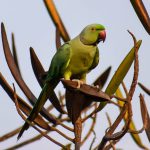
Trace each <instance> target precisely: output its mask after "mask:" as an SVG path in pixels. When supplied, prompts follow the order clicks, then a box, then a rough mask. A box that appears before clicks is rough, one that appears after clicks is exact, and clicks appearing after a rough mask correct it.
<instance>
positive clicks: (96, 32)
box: [80, 24, 106, 45]
mask: <svg viewBox="0 0 150 150" xmlns="http://www.w3.org/2000/svg"><path fill="white" fill-rule="evenodd" d="M105 38H106V31H105V27H104V26H103V25H101V24H91V25H88V26H86V27H85V28H84V29H83V30H82V31H81V33H80V40H81V42H82V43H83V44H85V45H97V44H98V43H99V42H100V41H103V42H104V41H105Z"/></svg>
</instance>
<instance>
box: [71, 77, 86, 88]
mask: <svg viewBox="0 0 150 150" xmlns="http://www.w3.org/2000/svg"><path fill="white" fill-rule="evenodd" d="M72 81H76V82H77V83H78V85H77V89H79V88H80V87H81V85H82V84H84V81H82V80H79V79H73V80H72Z"/></svg>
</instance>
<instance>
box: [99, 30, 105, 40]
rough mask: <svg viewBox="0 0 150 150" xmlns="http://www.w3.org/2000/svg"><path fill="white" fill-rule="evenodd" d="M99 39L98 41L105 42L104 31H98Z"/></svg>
mask: <svg viewBox="0 0 150 150" xmlns="http://www.w3.org/2000/svg"><path fill="white" fill-rule="evenodd" d="M99 39H100V41H103V42H105V39H106V31H105V30H103V31H100V33H99Z"/></svg>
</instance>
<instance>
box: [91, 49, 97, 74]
mask: <svg viewBox="0 0 150 150" xmlns="http://www.w3.org/2000/svg"><path fill="white" fill-rule="evenodd" d="M98 63H99V50H98V48H96V54H95V57H94V59H93V63H92V66H91V67H90V69H89V71H91V70H92V69H94V68H95V67H96V66H97V65H98Z"/></svg>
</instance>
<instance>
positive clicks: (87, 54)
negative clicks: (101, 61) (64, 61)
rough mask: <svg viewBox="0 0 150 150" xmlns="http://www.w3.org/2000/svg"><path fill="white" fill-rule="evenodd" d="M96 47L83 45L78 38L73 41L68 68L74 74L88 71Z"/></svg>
mask: <svg viewBox="0 0 150 150" xmlns="http://www.w3.org/2000/svg"><path fill="white" fill-rule="evenodd" d="M96 48H97V47H96V46H89V45H83V44H82V43H81V42H80V41H79V40H78V39H77V40H75V41H73V42H72V43H71V59H70V63H69V65H68V67H67V70H69V71H71V73H72V75H76V74H82V73H86V72H88V71H89V68H90V67H91V65H92V63H93V60H94V57H95V54H96Z"/></svg>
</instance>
